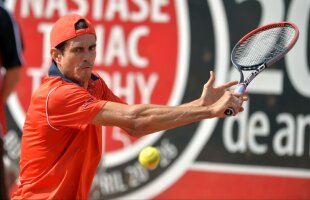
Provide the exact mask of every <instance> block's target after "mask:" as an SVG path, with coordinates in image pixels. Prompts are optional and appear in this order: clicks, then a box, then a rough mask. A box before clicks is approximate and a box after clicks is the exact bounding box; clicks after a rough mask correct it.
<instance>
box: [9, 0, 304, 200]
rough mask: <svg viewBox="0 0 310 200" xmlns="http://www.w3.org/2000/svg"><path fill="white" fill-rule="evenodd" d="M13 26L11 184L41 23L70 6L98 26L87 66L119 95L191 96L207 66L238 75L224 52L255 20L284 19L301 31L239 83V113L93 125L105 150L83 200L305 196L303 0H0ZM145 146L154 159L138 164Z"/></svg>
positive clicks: (45, 37) (39, 73) (181, 99)
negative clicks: (19, 42)
mask: <svg viewBox="0 0 310 200" xmlns="http://www.w3.org/2000/svg"><path fill="white" fill-rule="evenodd" d="M5 6H6V7H7V8H8V10H9V11H10V12H11V13H12V14H13V15H14V16H15V17H16V19H17V22H18V24H19V25H20V28H21V31H22V35H23V42H24V58H25V64H24V66H23V69H22V71H23V72H22V73H23V76H22V80H21V81H20V83H19V85H18V87H17V88H16V91H15V92H14V93H13V94H12V95H11V96H10V98H9V100H8V102H7V107H6V109H7V111H8V112H7V118H8V132H7V133H6V136H5V138H4V142H5V149H6V156H5V157H4V161H5V165H6V168H7V176H8V185H9V190H10V192H12V191H14V190H15V188H16V185H17V184H18V173H19V153H20V147H19V145H20V138H21V134H22V131H21V130H22V127H23V122H24V119H25V112H26V111H27V108H28V105H29V102H30V98H31V94H32V93H33V92H34V91H35V90H36V88H37V87H38V86H39V85H40V83H41V81H42V80H43V78H44V76H45V75H46V72H47V70H48V68H49V66H50V62H51V58H50V55H49V50H50V46H49V31H50V29H51V26H52V24H53V23H54V22H55V21H56V20H57V19H58V18H59V17H60V16H63V15H65V14H66V13H68V12H77V13H79V14H81V15H83V16H87V17H88V19H89V20H90V21H92V22H93V23H94V24H95V26H96V33H97V60H96V67H95V70H96V71H98V72H99V74H100V75H101V76H102V77H103V78H104V80H105V81H106V83H107V84H108V85H109V87H110V88H111V89H112V90H113V91H114V92H115V93H116V94H117V95H119V96H120V97H121V98H123V99H124V100H125V101H127V102H128V103H129V104H134V103H154V104H168V105H178V104H181V103H186V102H189V101H191V100H194V99H196V98H198V97H199V96H200V94H201V91H202V87H203V85H204V83H205V82H206V81H207V80H208V78H209V71H211V70H213V71H214V72H215V74H216V84H221V83H224V82H226V81H229V80H238V79H239V75H238V73H237V72H236V70H235V69H234V68H233V66H232V65H231V62H230V51H231V50H232V48H233V46H234V44H235V43H236V42H237V41H238V40H239V39H240V38H241V37H242V36H243V35H245V34H246V33H247V32H249V31H251V30H252V29H254V28H256V27H259V26H261V25H264V24H267V23H271V22H278V21H291V22H294V23H295V24H296V25H297V26H298V27H299V31H300V35H299V40H298V42H297V44H296V45H295V47H294V49H293V50H291V51H290V52H289V53H288V54H287V56H286V57H285V58H284V59H282V60H280V61H279V62H278V63H276V64H275V65H274V66H273V68H271V69H267V70H265V71H264V72H263V73H262V74H260V75H259V76H258V77H257V78H256V79H255V80H254V81H253V83H251V85H250V86H249V88H248V89H249V96H250V100H249V102H247V103H246V104H245V105H244V107H245V111H244V112H243V113H242V114H240V115H239V116H238V117H231V118H225V119H210V120H205V121H202V122H199V123H193V124H191V125H188V126H184V127H181V128H177V129H173V130H168V131H163V132H159V133H156V134H153V135H151V136H147V137H143V138H140V139H136V138H131V137H129V136H127V135H126V133H124V132H123V131H122V130H120V129H118V128H116V127H103V134H104V147H103V148H104V151H105V152H104V154H103V157H102V162H101V164H100V166H99V168H98V172H97V175H96V177H95V179H94V182H93V187H92V190H91V194H90V199H113V198H121V199H310V190H309V188H310V170H309V167H310V142H309V140H310V106H309V105H310V104H309V103H310V67H309V57H310V54H309V38H310V37H309V25H310V23H309V14H310V1H309V0H272V1H270V0H104V1H103V0H57V1H56V0H6V1H5ZM147 145H153V146H156V147H158V149H159V150H160V151H161V162H160V165H159V167H158V168H157V169H155V170H152V171H148V170H146V169H144V168H143V167H141V166H140V165H139V164H138V162H137V155H138V153H139V151H140V150H141V149H142V148H143V147H144V146H147Z"/></svg>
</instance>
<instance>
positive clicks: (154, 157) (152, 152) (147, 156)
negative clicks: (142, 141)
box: [139, 146, 160, 169]
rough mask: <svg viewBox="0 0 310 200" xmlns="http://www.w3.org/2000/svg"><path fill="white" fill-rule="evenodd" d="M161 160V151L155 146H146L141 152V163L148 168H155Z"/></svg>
mask: <svg viewBox="0 0 310 200" xmlns="http://www.w3.org/2000/svg"><path fill="white" fill-rule="evenodd" d="M159 161H160V152H159V151H158V149H156V148H155V147H151V146H148V147H145V148H143V149H142V150H141V151H140V153H139V163H140V164H141V165H142V166H143V167H145V168H146V169H155V168H156V167H157V165H158V164H159Z"/></svg>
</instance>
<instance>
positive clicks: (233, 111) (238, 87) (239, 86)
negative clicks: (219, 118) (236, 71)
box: [224, 83, 246, 117]
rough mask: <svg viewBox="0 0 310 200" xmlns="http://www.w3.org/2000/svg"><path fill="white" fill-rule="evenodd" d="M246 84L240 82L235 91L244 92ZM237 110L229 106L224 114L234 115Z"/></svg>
mask: <svg viewBox="0 0 310 200" xmlns="http://www.w3.org/2000/svg"><path fill="white" fill-rule="evenodd" d="M245 89H246V87H245V84H244V83H240V84H238V85H237V87H236V88H235V90H234V91H235V93H240V94H243V93H244V92H245ZM235 113H236V112H235V110H234V109H233V108H227V109H226V110H225V112H224V114H225V115H226V116H227V117H229V116H232V115H234V114H235Z"/></svg>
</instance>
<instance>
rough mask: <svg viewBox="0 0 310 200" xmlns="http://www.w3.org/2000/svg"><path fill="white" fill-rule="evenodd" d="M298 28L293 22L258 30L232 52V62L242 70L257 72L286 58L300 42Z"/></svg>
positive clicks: (241, 41)
mask: <svg viewBox="0 0 310 200" xmlns="http://www.w3.org/2000/svg"><path fill="white" fill-rule="evenodd" d="M298 36H299V30H298V27H297V26H296V25H295V24H294V23H292V22H276V23H272V24H267V25H265V26H262V27H259V28H256V29H254V30H252V31H251V32H249V33H248V34H246V35H245V36H244V37H242V38H241V39H240V40H239V41H238V42H237V44H236V45H235V47H234V48H233V50H232V52H231V61H232V63H233V64H234V66H235V67H236V68H237V69H238V71H239V72H241V70H244V71H247V70H255V69H257V68H258V67H259V66H261V65H263V64H265V65H266V67H270V66H271V65H272V64H274V63H275V62H277V61H278V60H280V59H281V58H283V57H284V55H285V54H286V53H287V52H288V51H289V50H290V49H292V47H293V46H294V45H295V43H296V41H297V40H298Z"/></svg>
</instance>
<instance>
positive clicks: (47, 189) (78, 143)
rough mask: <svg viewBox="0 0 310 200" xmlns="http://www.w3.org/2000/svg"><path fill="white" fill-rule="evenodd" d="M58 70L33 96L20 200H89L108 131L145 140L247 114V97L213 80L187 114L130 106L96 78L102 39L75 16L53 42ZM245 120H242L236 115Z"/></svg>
mask: <svg viewBox="0 0 310 200" xmlns="http://www.w3.org/2000/svg"><path fill="white" fill-rule="evenodd" d="M50 42H51V51H50V52H51V57H52V60H53V62H52V64H51V67H50V69H49V72H48V76H47V77H46V78H45V79H44V81H43V83H42V85H41V86H40V87H39V89H38V90H37V91H36V92H35V93H34V94H33V96H32V99H31V103H30V106H29V109H28V112H27V116H26V121H25V125H24V130H23V136H22V144H21V158H20V170H21V171H20V177H19V178H20V185H19V188H18V190H17V191H16V192H15V193H14V194H13V197H12V199H87V198H88V193H89V191H90V188H91V184H92V181H93V178H94V175H95V172H96V169H97V167H98V164H99V161H100V159H101V153H102V149H101V147H102V145H101V142H102V138H101V134H102V133H101V126H118V127H120V128H122V129H124V130H125V131H127V132H128V134H130V135H133V136H136V137H141V136H144V135H146V134H150V133H153V132H156V131H160V130H165V129H171V128H175V127H178V126H182V125H185V124H189V123H191V122H195V121H199V120H202V119H207V118H213V117H224V111H225V110H226V109H227V108H229V107H231V108H233V109H234V110H236V111H239V112H241V111H243V108H242V102H243V101H246V100H247V95H246V94H245V95H240V94H234V93H233V92H230V91H228V90H227V89H228V88H229V87H231V86H233V85H235V84H237V82H236V81H233V82H228V83H225V84H223V85H221V86H220V87H213V83H214V80H215V77H214V74H213V72H211V73H210V79H209V81H208V82H207V83H206V84H205V86H204V88H203V91H202V95H201V97H200V98H199V99H197V100H195V101H193V102H190V103H187V104H184V105H180V106H163V105H151V104H148V105H145V104H144V105H141V104H138V105H127V104H125V103H124V102H122V101H121V100H120V99H119V98H118V97H117V96H116V95H114V94H113V92H112V91H111V90H110V89H109V88H108V87H107V85H106V84H105V82H104V81H103V79H102V78H100V77H99V76H98V74H96V73H95V72H93V65H94V61H95V57H96V33H95V30H94V27H93V26H92V24H91V23H90V22H89V21H88V20H87V19H86V18H84V17H82V16H79V15H77V14H68V15H65V16H64V17H62V18H60V19H59V20H58V21H57V22H56V23H55V24H54V25H53V28H52V31H51V35H50ZM236 113H238V112H236Z"/></svg>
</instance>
